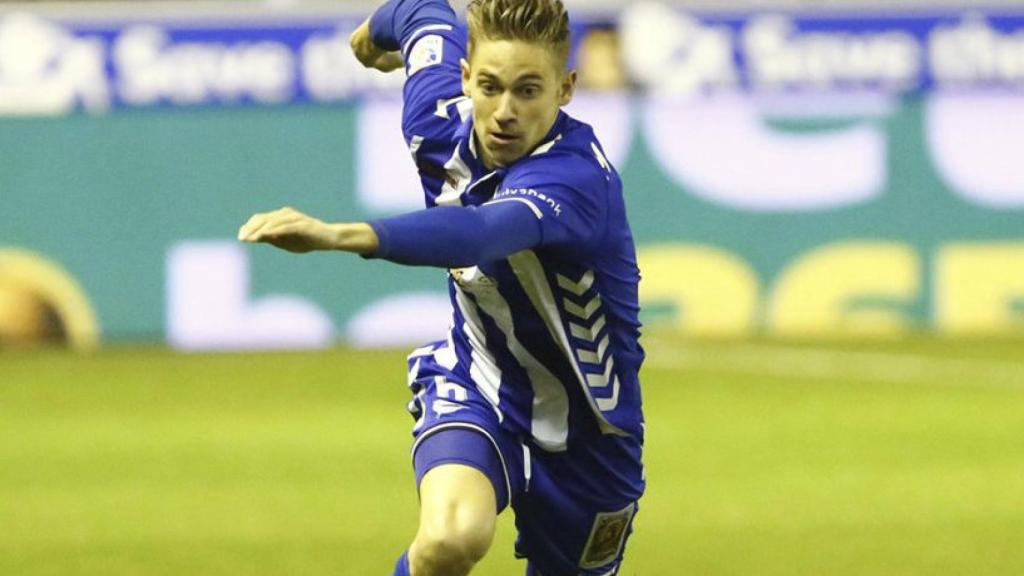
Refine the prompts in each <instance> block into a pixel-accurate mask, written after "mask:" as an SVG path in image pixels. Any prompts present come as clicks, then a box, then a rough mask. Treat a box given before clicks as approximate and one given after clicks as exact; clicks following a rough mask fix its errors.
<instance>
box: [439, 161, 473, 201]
mask: <svg viewBox="0 0 1024 576" xmlns="http://www.w3.org/2000/svg"><path fill="white" fill-rule="evenodd" d="M444 171H445V172H446V173H447V174H448V176H450V177H451V178H452V179H453V180H455V185H454V186H453V185H452V184H451V183H450V182H449V181H448V180H446V181H445V183H444V185H443V186H442V187H441V194H440V195H439V196H438V197H437V200H435V201H434V202H435V203H436V204H437V205H438V206H462V193H463V192H465V191H466V188H467V187H469V184H470V182H472V181H473V171H472V170H470V168H469V166H468V165H467V164H466V161H465V160H463V159H462V156H461V155H460V154H459V147H458V146H456V147H455V152H453V153H452V157H451V158H449V159H448V161H447V162H445V163H444Z"/></svg>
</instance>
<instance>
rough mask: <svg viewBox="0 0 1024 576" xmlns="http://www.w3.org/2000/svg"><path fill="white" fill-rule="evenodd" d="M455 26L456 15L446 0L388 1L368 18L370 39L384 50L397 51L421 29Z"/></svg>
mask: <svg viewBox="0 0 1024 576" xmlns="http://www.w3.org/2000/svg"><path fill="white" fill-rule="evenodd" d="M455 22H456V19H455V12H454V11H453V10H452V8H451V6H449V5H448V2H447V1H446V0H389V1H388V2H386V3H385V4H383V5H381V6H380V7H379V8H377V10H376V11H375V12H374V13H373V16H371V17H370V36H371V37H372V38H373V42H374V43H375V44H376V45H377V46H380V47H381V48H384V49H385V50H399V49H400V48H401V47H402V45H403V43H404V42H405V41H406V40H407V39H408V38H409V36H410V35H412V34H413V33H414V32H415V31H416V30H419V29H420V28H422V27H423V26H428V25H430V24H447V25H455Z"/></svg>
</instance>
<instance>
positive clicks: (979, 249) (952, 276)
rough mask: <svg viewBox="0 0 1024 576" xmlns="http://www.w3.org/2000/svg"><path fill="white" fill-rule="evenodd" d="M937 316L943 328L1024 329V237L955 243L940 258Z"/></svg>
mask: <svg viewBox="0 0 1024 576" xmlns="http://www.w3.org/2000/svg"><path fill="white" fill-rule="evenodd" d="M935 278H936V286H935V316H936V319H937V322H938V327H939V329H940V330H941V332H942V333H945V334H949V335H955V336H967V335H981V334H984V335H1008V334H1012V333H1020V332H1021V330H1022V329H1024V314H1022V313H1021V312H1024V310H1022V311H1019V312H1018V313H1016V314H1014V303H1015V301H1016V302H1017V303H1018V305H1020V306H1024V243H1019V242H1018V243H1003V244H951V245H948V246H946V247H944V248H942V250H940V251H939V254H938V259H937V263H936V271H935Z"/></svg>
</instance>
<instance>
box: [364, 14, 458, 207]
mask: <svg viewBox="0 0 1024 576" xmlns="http://www.w3.org/2000/svg"><path fill="white" fill-rule="evenodd" d="M352 50H353V52H354V53H355V54H356V57H357V58H359V59H360V61H361V62H363V64H364V65H367V66H370V67H374V68H378V69H387V68H388V67H390V66H393V65H394V64H395V60H394V59H395V58H398V57H400V58H401V59H402V62H403V64H404V67H405V74H406V76H407V78H406V81H405V87H404V89H403V108H402V133H403V135H404V137H405V141H406V144H407V145H409V147H410V150H411V151H412V152H413V156H414V158H415V161H416V164H417V168H418V170H419V172H420V175H421V177H422V179H423V185H424V187H425V188H426V190H428V191H430V192H431V193H433V194H437V193H439V190H440V189H441V187H442V185H443V184H444V177H445V172H444V168H443V167H444V164H445V163H446V162H447V161H448V160H449V159H450V158H451V155H452V141H453V139H454V135H455V131H456V130H457V128H458V127H459V125H460V124H461V120H462V117H461V115H462V114H465V113H466V112H468V110H469V108H468V107H466V106H465V105H463V106H461V107H460V106H459V103H460V102H462V101H463V100H465V97H464V95H463V93H462V77H461V69H460V66H459V62H460V60H461V59H462V58H463V57H465V54H466V47H465V32H464V30H463V29H462V28H460V27H459V26H458V22H457V19H456V17H455V12H454V11H453V10H452V8H451V6H449V4H448V2H447V0H390V1H389V2H386V3H385V4H383V5H381V6H380V7H379V8H378V9H377V10H376V11H375V12H374V13H373V15H372V16H371V17H370V18H369V19H368V20H367V21H366V22H365V23H364V25H363V26H361V27H360V29H359V30H357V31H356V33H355V34H353V38H352ZM385 54H391V56H385ZM389 59H390V60H389Z"/></svg>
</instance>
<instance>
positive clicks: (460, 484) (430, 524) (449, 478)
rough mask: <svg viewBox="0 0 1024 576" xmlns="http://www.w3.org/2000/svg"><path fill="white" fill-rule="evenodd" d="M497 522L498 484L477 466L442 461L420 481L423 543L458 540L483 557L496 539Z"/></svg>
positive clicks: (420, 532)
mask: <svg viewBox="0 0 1024 576" xmlns="http://www.w3.org/2000/svg"><path fill="white" fill-rule="evenodd" d="M496 523H497V511H496V503H495V491H494V486H493V485H492V482H491V480H490V479H489V478H488V477H487V476H486V475H485V474H484V473H483V472H481V471H480V470H478V469H477V468H474V467H471V466H466V465H463V464H442V465H440V466H437V467H435V468H431V469H430V470H429V471H428V472H427V473H426V474H425V475H424V476H423V479H422V480H421V481H420V526H419V531H418V533H417V536H416V538H417V541H419V542H420V543H421V544H429V543H436V542H448V543H453V542H454V543H457V544H458V545H459V546H463V547H465V548H467V549H468V552H469V553H470V555H472V556H478V557H480V556H483V555H484V553H485V552H486V551H487V549H488V548H490V545H491V542H492V541H493V540H494V531H495V525H496Z"/></svg>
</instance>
